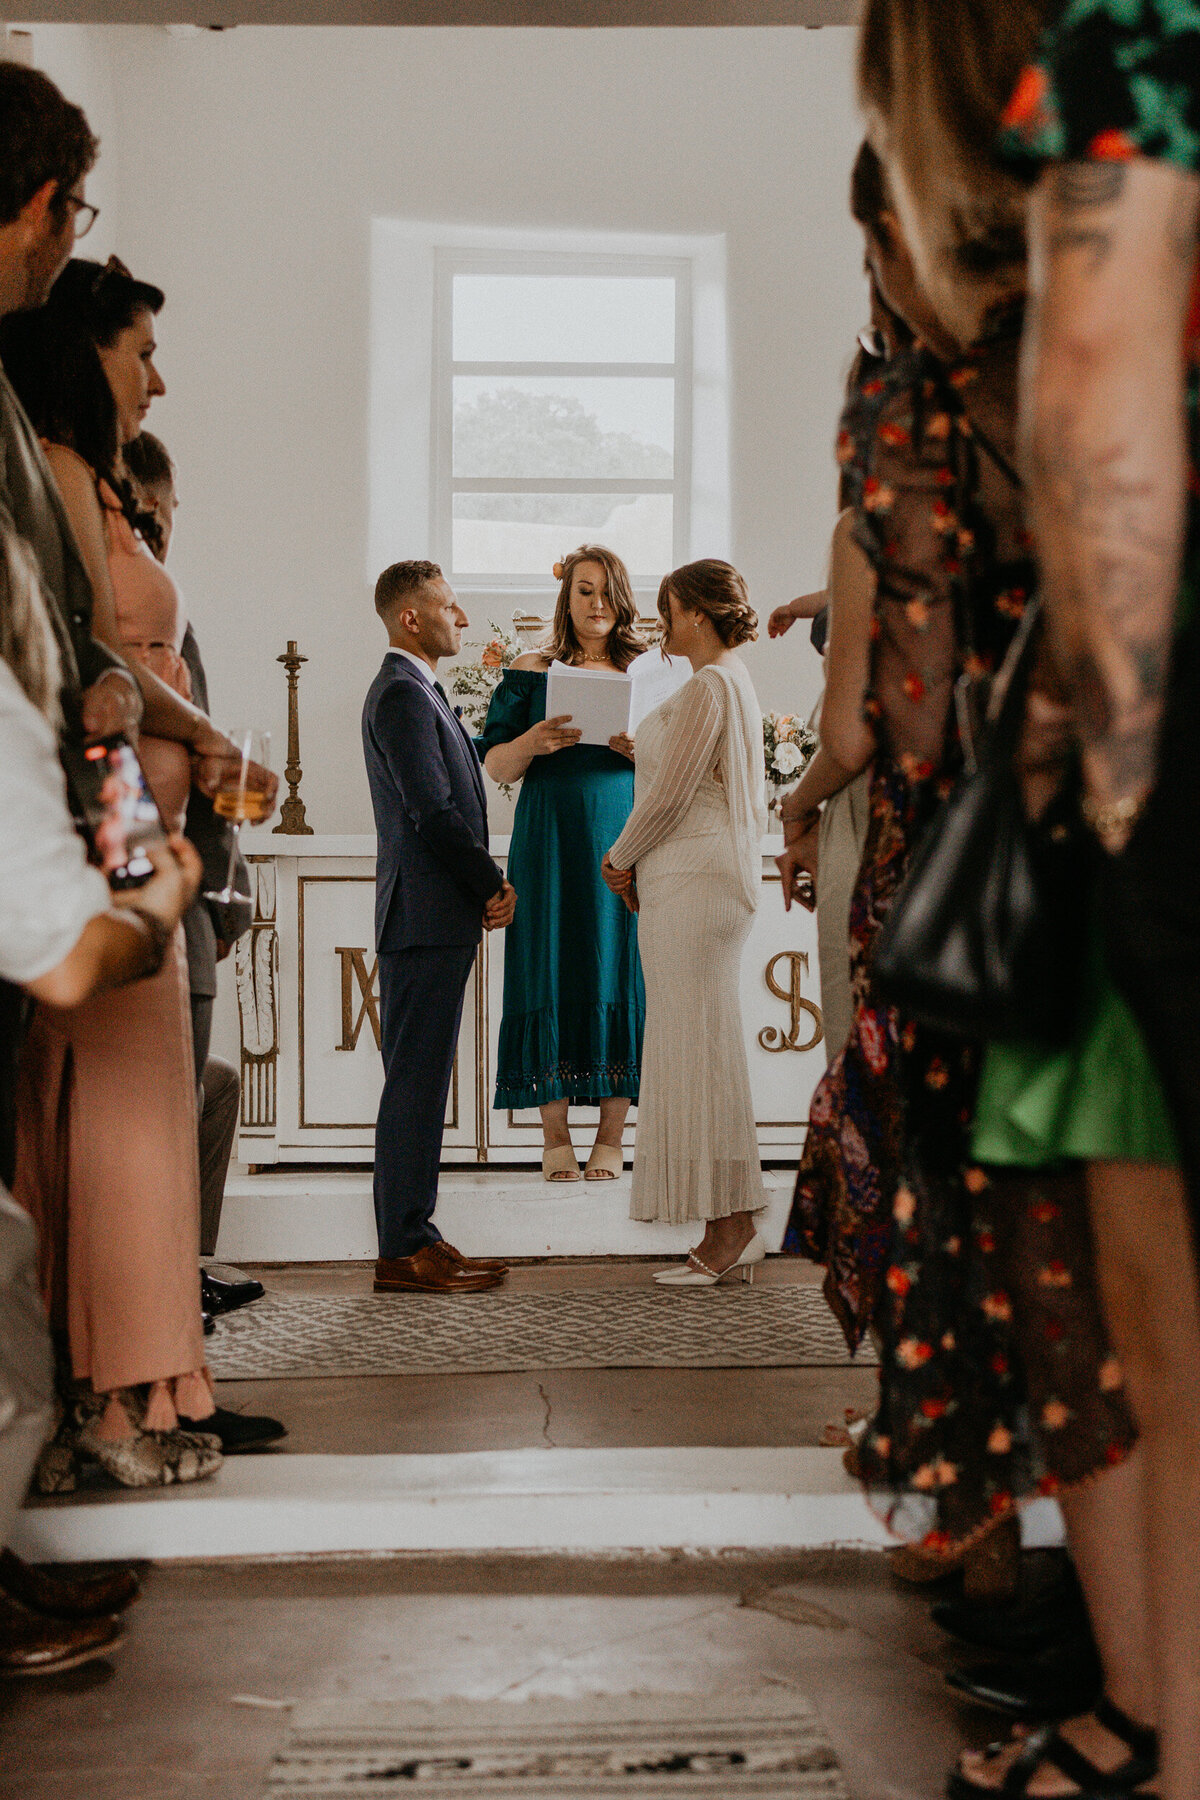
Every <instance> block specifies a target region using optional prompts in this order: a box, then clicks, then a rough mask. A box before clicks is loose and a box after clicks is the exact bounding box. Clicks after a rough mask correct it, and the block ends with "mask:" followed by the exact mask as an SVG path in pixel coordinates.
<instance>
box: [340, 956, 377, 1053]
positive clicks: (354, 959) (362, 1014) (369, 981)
mask: <svg viewBox="0 0 1200 1800" xmlns="http://www.w3.org/2000/svg"><path fill="white" fill-rule="evenodd" d="M333 953H334V955H335V956H340V957H341V959H342V1041H341V1043H340V1044H337V1045H335V1048H336V1049H338V1050H356V1049H357V1048H358V1035H359V1033H360V1031H361V1030H362V1028H363V1020H364V1019H370V1021H371V1030H372V1032H373V1033H374V1037H375V1048H376V1049H377V1050H379V1049H382V1047H383V1044H382V1038H381V1035H380V1030H379V996H378V994H377V993H376V992H375V981H376V978H377V976H378V974H379V958H378V957H376V958H375V961H374V962H373V963H372V964H371V968H370V972H369V973H368V971H367V953H366V951H365V950H360V949H359V947H358V946H357V944H356V945H354V946H353V947H350V946H347V945H342V944H338V945H336V946H335V948H334V952H333ZM356 983H357V985H358V992H359V995H360V997H361V1005H360V1006H359V1009H358V1016H357V1018H356V1017H355V1015H354V989H355V984H356Z"/></svg>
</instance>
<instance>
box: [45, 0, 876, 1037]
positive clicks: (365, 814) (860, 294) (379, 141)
mask: <svg viewBox="0 0 1200 1800" xmlns="http://www.w3.org/2000/svg"><path fill="white" fill-rule="evenodd" d="M34 53H35V58H36V60H37V61H38V63H39V64H40V66H42V67H43V68H45V69H46V70H47V72H48V73H50V74H51V75H52V76H54V77H55V78H56V79H58V80H59V81H60V83H61V85H62V86H63V87H64V89H65V90H66V91H67V92H68V93H69V94H70V95H71V96H72V97H74V98H77V99H79V100H80V101H81V102H82V103H83V104H84V105H85V107H86V108H87V110H88V112H89V114H90V115H91V117H92V120H93V124H94V126H95V128H96V129H97V130H98V131H99V132H100V133H101V136H102V138H103V150H102V163H101V167H100V170H99V171H98V174H97V176H96V177H95V178H94V179H93V183H92V188H91V191H92V193H93V196H94V197H95V198H96V199H97V200H99V202H100V204H101V206H102V207H103V209H104V217H103V219H102V222H101V226H100V227H98V228H97V233H96V236H95V237H94V239H89V242H88V246H87V247H88V250H89V252H91V250H92V249H93V245H94V246H95V248H96V249H97V250H99V251H100V253H101V254H107V253H108V251H109V250H110V249H116V250H118V251H119V253H120V255H121V256H122V257H123V258H124V259H125V261H126V262H127V263H129V265H130V266H131V267H132V268H133V270H134V272H135V273H137V274H139V275H143V276H145V277H147V278H149V279H151V280H154V281H156V282H158V283H160V284H161V285H162V286H163V287H164V288H165V289H166V292H167V297H168V300H167V308H166V310H165V312H164V314H163V315H162V318H161V319H160V321H159V336H160V339H161V344H162V353H161V358H160V365H161V367H162V370H163V372H164V374H165V377H166V380H167V384H168V388H169V392H168V394H167V397H166V398H165V399H164V400H162V401H160V402H158V403H157V405H156V407H155V410H154V412H153V413H152V415H151V419H150V424H151V426H152V428H153V429H155V430H156V431H158V432H159V433H160V435H161V436H162V437H163V438H164V439H165V441H166V442H167V444H168V445H169V447H170V449H171V451H172V453H173V454H174V456H175V458H176V461H177V463H178V466H179V471H180V490H181V494H182V501H183V504H182V508H181V512H180V517H179V523H178V529H177V535H176V540H175V546H174V548H173V550H172V563H173V566H174V569H175V572H176V574H177V576H178V579H179V580H180V583H181V585H182V586H183V589H184V592H185V595H186V598H187V601H188V605H189V610H190V612H191V615H192V617H193V619H194V621H195V623H196V626H197V630H198V633H199V636H200V640H201V643H202V646H203V649H204V653H205V658H206V662H207V665H208V671H209V677H210V690H211V693H212V696H213V703H214V711H215V713H216V714H217V716H218V718H224V719H225V720H227V721H230V722H232V721H234V720H235V719H240V718H246V719H248V720H251V721H254V722H262V723H265V724H267V725H269V726H270V727H271V728H272V730H273V731H274V733H275V741H276V744H277V746H278V747H279V762H280V763H282V760H283V754H282V752H283V740H284V725H285V719H286V709H285V687H284V678H283V671H282V670H281V669H280V668H279V667H278V666H277V664H276V663H275V660H274V659H275V657H276V656H277V654H278V653H279V652H280V651H282V650H283V649H284V647H285V643H286V640H287V639H288V638H296V639H298V640H299V643H300V648H301V649H302V650H303V651H304V652H305V653H306V654H307V656H308V657H309V663H308V666H307V668H306V669H305V671H304V674H303V678H302V687H301V706H302V752H303V755H302V760H303V763H304V782H303V790H302V791H303V794H304V798H305V800H306V803H307V806H308V815H309V820H310V822H311V823H312V824H313V825H314V826H315V827H316V829H317V830H318V831H321V832H327V831H362V830H367V829H369V828H370V823H371V817H370V805H369V799H368V794H367V786H366V780H365V776H364V774H363V769H362V757H361V752H360V748H359V712H360V707H361V702H362V696H363V693H364V691H365V689H366V687H367V685H368V684H369V682H370V680H371V678H372V676H373V674H374V672H375V670H376V668H377V667H378V663H379V657H380V654H381V650H382V638H381V634H380V630H379V626H378V623H377V621H376V619H375V616H374V613H373V610H372V607H371V600H370V586H369V583H368V581H367V579H366V556H367V530H368V456H369V444H368V418H369V398H370V395H369V387H370V381H369V348H370V325H371V320H370V297H371V296H370V275H371V264H370V251H371V222H372V220H373V219H375V218H394V219H398V220H423V221H434V222H437V223H440V224H447V225H455V224H458V225H466V226H480V227H490V228H495V227H515V228H521V229H525V230H547V229H549V230H562V229H567V230H580V231H610V232H637V233H645V232H651V233H653V232H658V233H669V234H694V235H697V236H715V235H718V234H723V235H724V237H725V241H726V247H727V269H728V318H729V332H730V346H729V348H730V372H731V395H730V398H731V415H730V416H731V422H732V441H731V446H730V448H731V465H732V526H733V540H732V541H733V558H734V560H735V562H737V563H738V565H739V566H740V567H741V568H742V570H743V571H744V573H745V574H746V576H747V578H748V580H749V583H750V588H751V593H752V596H753V598H754V600H755V602H756V603H757V605H758V607H759V610H760V612H761V613H762V615H763V617H764V624H765V615H766V613H767V612H768V611H769V610H770V608H771V607H772V606H773V605H775V604H777V603H778V602H779V601H780V600H782V599H785V598H787V597H788V596H790V595H791V594H793V593H796V592H800V591H802V590H803V589H805V588H807V587H812V586H816V585H818V584H819V582H820V581H821V579H822V577H823V572H824V565H825V556H826V546H827V543H828V536H829V531H830V528H831V525H832V522H833V516H834V499H835V487H836V481H835V471H834V465H833V458H832V440H833V434H834V427H835V421H836V416H837V411H838V404H839V396H840V392H841V385H842V381H843V377H844V373H845V370H846V367H847V365H848V362H849V359H850V353H851V351H852V349H853V342H854V334H855V332H856V330H857V328H858V326H859V325H860V324H861V323H862V322H863V320H864V316H865V310H866V309H865V291H864V288H863V284H862V279H861V273H860V266H861V248H860V241H859V239H858V236H857V233H856V231H855V229H854V227H853V226H852V225H851V223H850V221H849V218H848V214H847V209H846V187H847V176H848V172H849V168H850V163H851V161H852V158H853V154H854V148H855V145H856V142H857V139H858V135H859V134H858V127H857V121H856V117H855V112H854V107H853V101H852V78H851V68H852V54H853V34H852V32H851V30H850V29H849V28H846V27H833V28H826V29H824V30H821V31H806V30H799V29H797V30H787V29H782V30H736V29H733V30H712V31H704V30H692V31H671V30H662V31H655V30H646V31H562V32H556V31H537V30H532V31H530V30H525V31H521V30H510V31H490V30H480V29H462V30H455V29H391V28H374V29H372V28H358V29H347V28H335V29H325V28H306V29H288V28H275V29H271V28H245V27H243V28H239V29H238V30H236V31H229V32H225V33H223V34H212V33H204V34H202V35H200V36H198V37H196V38H190V39H189V38H179V37H172V36H169V35H168V34H167V33H166V32H165V31H164V30H162V29H160V28H152V27H138V26H90V27H42V26H39V27H35V28H34ZM118 185H119V190H120V191H119V196H118V193H117V188H118ZM115 225H119V232H117V234H116V235H114V232H113V227H114V226H115ZM426 548H427V547H426V545H425V544H424V543H418V542H414V543H413V544H411V545H409V546H405V547H404V550H403V552H401V550H400V549H399V548H397V551H396V554H401V553H404V554H408V555H422V554H425V553H426ZM474 606H475V611H476V612H477V613H478V615H479V620H480V622H481V623H482V622H483V621H484V620H485V619H486V617H487V616H488V614H489V613H490V614H492V615H493V616H502V612H501V611H498V609H497V606H494V605H485V604H484V603H483V602H481V601H476V602H474ZM749 660H750V662H751V666H752V670H753V673H754V676H755V680H756V682H757V684H758V687H759V691H760V695H761V697H762V700H763V704H764V705H770V706H779V707H785V708H787V709H789V710H795V709H802V710H807V709H808V708H809V707H810V706H811V704H812V703H813V701H814V700H815V698H816V694H817V692H818V689H819V682H820V676H819V664H818V662H817V659H816V657H815V656H814V655H813V653H812V651H811V649H810V648H809V647H808V644H807V630H806V628H803V627H798V628H796V629H794V630H793V632H792V634H791V636H789V637H788V638H787V639H786V640H785V641H784V642H783V643H782V644H774V645H771V644H768V643H767V641H766V639H765V633H764V637H763V639H762V640H761V641H760V642H759V643H758V644H757V645H755V646H753V647H752V648H751V651H750V654H749ZM508 816H509V815H508V812H507V809H506V807H505V806H504V804H503V803H502V802H499V801H498V802H497V805H496V808H495V812H494V824H495V826H496V828H498V829H505V828H506V825H507V818H508ZM251 841H253V839H252V840H251ZM226 985H227V986H228V985H229V984H226ZM225 1010H226V1009H225V1008H223V1009H222V1011H223V1012H224V1011H225ZM227 1035H228V1029H227V1028H225V1029H223V1030H222V1032H221V1036H222V1038H223V1039H224V1038H225V1037H226V1036H227Z"/></svg>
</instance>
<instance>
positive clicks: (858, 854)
mask: <svg viewBox="0 0 1200 1800" xmlns="http://www.w3.org/2000/svg"><path fill="white" fill-rule="evenodd" d="M870 818H871V770H870V767H869V766H868V767H867V768H865V769H864V770H863V771H862V773H861V774H860V775H856V776H855V777H854V780H853V781H852V782H851V783H850V785H849V786H848V787H844V788H843V789H842V790H841V792H840V793H837V794H834V795H833V796H832V798H831V799H829V800H827V801H826V802H825V809H824V811H823V812H822V814H821V835H820V838H819V839H818V842H817V958H818V961H819V963H820V968H821V1016H822V1019H823V1020H824V1023H825V1060H826V1062H832V1061H833V1059H834V1057H835V1056H837V1055H838V1054H839V1052H840V1051H842V1050H844V1049H845V1047H846V1040H847V1039H848V1037H849V1036H850V1027H851V1025H852V1024H853V1022H854V995H853V994H852V993H851V991H850V902H851V900H852V898H853V896H854V889H855V887H856V886H857V883H858V872H859V869H860V867H861V866H862V858H863V847H864V845H865V844H866V841H867V826H868V824H869V823H870Z"/></svg>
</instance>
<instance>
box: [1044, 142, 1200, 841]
mask: <svg viewBox="0 0 1200 1800" xmlns="http://www.w3.org/2000/svg"><path fill="white" fill-rule="evenodd" d="M1198 202H1200V181H1197V179H1196V177H1195V176H1193V175H1191V174H1189V173H1185V172H1183V171H1181V170H1179V169H1177V168H1174V167H1172V166H1170V165H1169V164H1167V163H1162V162H1150V161H1142V160H1137V161H1133V162H1095V163H1090V162H1077V163H1064V164H1061V165H1059V166H1056V167H1053V168H1050V169H1048V170H1047V171H1046V172H1045V174H1044V175H1043V176H1042V178H1041V181H1040V183H1039V185H1038V187H1037V189H1036V190H1035V193H1034V198H1033V203H1032V208H1031V214H1030V284H1031V290H1032V293H1031V307H1030V313H1029V322H1028V326H1027V330H1026V342H1025V356H1024V368H1023V371H1022V431H1023V436H1024V454H1025V461H1026V467H1027V470H1028V474H1029V498H1030V513H1031V521H1032V525H1033V530H1034V536H1035V538H1036V542H1037V550H1038V556H1039V561H1040V564H1041V572H1042V583H1043V589H1044V592H1045V596H1046V605H1047V610H1048V615H1049V621H1050V629H1051V635H1052V639H1053V642H1054V646H1055V649H1056V651H1057V654H1058V657H1059V661H1060V665H1061V667H1062V669H1063V672H1064V674H1065V676H1066V679H1067V683H1068V686H1069V688H1070V691H1071V694H1072V698H1073V701H1074V705H1075V711H1076V717H1077V720H1078V724H1079V729H1080V732H1081V735H1082V738H1083V744H1084V772H1085V780H1086V784H1087V790H1088V797H1089V800H1090V802H1091V809H1090V810H1091V817H1092V821H1093V823H1094V825H1095V827H1096V829H1097V831H1098V833H1099V835H1100V836H1101V838H1102V840H1103V842H1104V843H1105V845H1106V847H1107V848H1108V849H1110V850H1112V851H1117V850H1120V849H1121V848H1123V846H1124V844H1125V842H1126V841H1127V839H1128V836H1129V833H1130V831H1131V830H1132V826H1133V822H1134V820H1135V818H1136V816H1137V812H1138V810H1139V808H1140V806H1141V804H1142V802H1143V801H1144V799H1145V797H1146V795H1147V793H1148V792H1149V790H1150V788H1151V787H1152V785H1153V783H1154V777H1155V759H1156V755H1157V749H1158V734H1159V725H1160V720H1161V714H1162V706H1163V698H1164V692H1165V687H1166V677H1167V666H1168V660H1169V655H1170V647H1171V639H1172V630H1173V625H1174V618H1175V602H1176V592H1177V588H1178V583H1179V573H1180V558H1181V552H1182V546H1183V537H1184V527H1185V519H1186V486H1187V444H1186V432H1185V419H1184V362H1183V341H1184V326H1185V322H1186V319H1187V311H1188V300H1189V295H1190V290H1191V281H1192V272H1193V268H1194V265H1195V261H1196V228H1197V213H1198Z"/></svg>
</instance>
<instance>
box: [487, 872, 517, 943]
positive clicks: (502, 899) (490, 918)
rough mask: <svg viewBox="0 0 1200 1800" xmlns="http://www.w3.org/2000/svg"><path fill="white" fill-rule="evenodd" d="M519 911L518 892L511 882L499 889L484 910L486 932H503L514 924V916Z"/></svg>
mask: <svg viewBox="0 0 1200 1800" xmlns="http://www.w3.org/2000/svg"><path fill="white" fill-rule="evenodd" d="M516 910H517V890H516V888H515V887H514V886H513V884H512V882H511V881H506V882H505V883H504V885H503V887H500V888H497V890H496V892H495V893H494V894H493V895H492V897H491V899H490V900H489V901H488V903H487V905H486V906H485V907H484V909H483V926H484V930H485V931H503V930H504V927H505V926H506V925H511V924H512V922H513V914H514V913H515V912H516Z"/></svg>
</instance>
